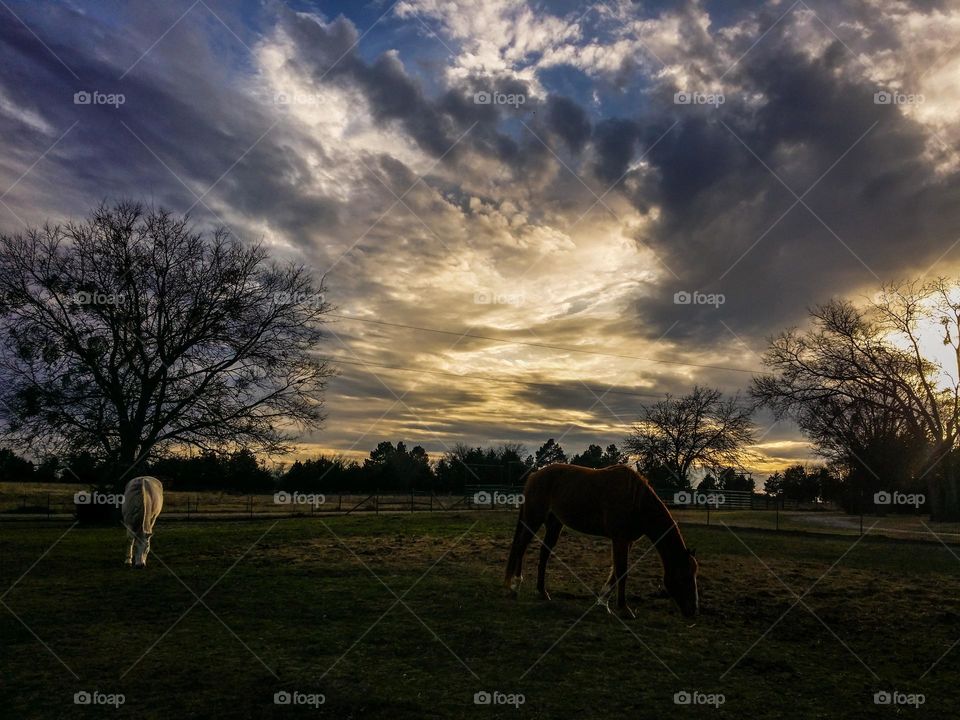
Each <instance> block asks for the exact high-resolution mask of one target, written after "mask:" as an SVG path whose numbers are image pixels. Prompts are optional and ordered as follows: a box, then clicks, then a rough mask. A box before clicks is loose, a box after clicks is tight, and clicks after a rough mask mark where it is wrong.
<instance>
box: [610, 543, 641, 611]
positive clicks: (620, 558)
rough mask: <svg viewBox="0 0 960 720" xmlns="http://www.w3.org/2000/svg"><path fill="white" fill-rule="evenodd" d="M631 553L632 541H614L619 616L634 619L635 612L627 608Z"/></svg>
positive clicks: (614, 565) (614, 567) (614, 568)
mask: <svg viewBox="0 0 960 720" xmlns="http://www.w3.org/2000/svg"><path fill="white" fill-rule="evenodd" d="M629 553H630V541H628V540H614V541H613V570H614V572H615V573H616V576H617V614H618V615H620V617H623V618H628V619H631V620H632V619H633V618H634V617H636V616H635V615H634V614H633V610H631V609H630V608H629V607H627V556H628V555H629Z"/></svg>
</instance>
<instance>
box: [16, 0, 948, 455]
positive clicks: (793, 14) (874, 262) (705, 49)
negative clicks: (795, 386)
mask: <svg viewBox="0 0 960 720" xmlns="http://www.w3.org/2000/svg"><path fill="white" fill-rule="evenodd" d="M838 6H839V7H838ZM958 41H960V6H958V4H957V3H956V2H952V3H951V2H946V1H945V2H916V3H911V2H905V1H904V2H899V1H888V0H865V1H862V2H861V1H857V0H853V1H851V2H845V3H842V4H839V3H833V2H824V1H823V0H810V1H809V2H807V1H805V0H798V1H797V2H794V3H792V4H791V3H790V2H789V0H784V1H783V2H773V3H754V2H749V1H742V2H741V1H737V2H730V1H720V0H717V1H716V2H674V3H665V2H649V3H648V2H636V1H633V0H602V1H600V2H574V1H573V0H553V1H544V2H533V1H532V0H531V1H528V0H400V1H399V2H390V1H389V0H371V1H370V2H365V1H364V0H352V1H351V2H322V1H317V2H286V3H281V2H253V1H249V2H226V1H220V0H197V2H191V0H173V1H171V2H164V3H151V2H146V1H141V0H133V1H127V0H119V1H117V2H109V1H106V0H99V1H98V2H71V1H69V0H64V1H60V2H23V1H19V0H2V1H0V147H2V149H0V231H4V232H16V231H18V230H20V229H23V226H24V225H35V224H39V223H42V222H44V221H46V220H52V221H58V220H63V219H67V218H76V217H80V216H82V215H84V214H85V213H87V212H88V211H89V209H90V208H91V207H92V206H93V205H95V204H96V203H98V202H100V201H101V200H105V199H106V200H114V199H120V198H134V199H140V200H144V201H146V202H150V203H154V204H156V205H162V206H166V207H168V208H170V209H173V210H175V211H178V212H187V211H189V213H190V214H191V216H192V217H193V218H194V221H195V222H196V224H197V225H198V227H213V226H215V225H217V224H223V225H226V226H227V227H229V228H230V229H231V231H232V232H233V233H234V234H236V235H237V236H239V237H240V238H242V239H244V240H247V241H257V240H259V241H262V242H265V243H267V244H268V245H270V246H271V247H272V249H273V252H274V253H275V254H276V255H277V256H291V257H296V258H298V259H299V260H301V261H302V262H305V263H307V264H309V265H310V266H312V267H313V268H315V270H316V272H317V274H318V275H320V274H325V275H326V279H327V286H328V291H329V293H328V299H329V300H330V301H331V302H333V303H334V304H335V305H337V307H338V310H337V313H338V315H340V316H341V317H338V318H336V319H335V320H334V321H333V322H332V323H331V325H330V337H329V342H328V344H327V346H326V347H324V348H321V351H322V352H323V353H325V354H326V355H327V356H329V357H335V358H338V359H339V360H340V361H341V362H340V370H341V374H340V376H339V377H338V378H336V379H335V380H334V381H333V382H332V384H331V387H330V393H329V399H328V406H329V407H328V409H329V419H328V421H327V424H326V427H325V428H324V429H323V430H322V431H320V432H317V433H314V434H312V435H310V436H306V437H304V438H303V446H302V452H316V451H318V450H321V449H325V450H338V451H350V452H353V453H358V452H364V453H365V452H366V451H367V450H369V448H371V447H373V446H374V445H375V444H376V442H378V441H380V440H383V439H390V440H397V439H403V440H405V441H406V442H408V443H411V444H413V443H419V444H422V445H423V446H424V447H426V448H427V449H428V451H430V452H431V453H442V452H443V451H444V450H445V449H447V448H448V447H449V446H451V445H453V444H454V443H455V442H459V441H462V442H468V443H473V444H486V443H499V442H503V441H520V442H523V443H525V444H526V445H527V446H528V448H530V449H534V448H536V447H537V446H538V445H539V444H540V443H542V442H543V441H544V440H545V439H546V438H548V437H555V438H560V439H561V440H560V441H561V444H562V445H563V446H564V447H565V448H566V449H567V450H568V451H570V452H576V451H579V450H581V449H582V448H583V447H585V446H586V444H587V443H588V442H601V443H604V444H605V443H608V442H612V441H619V440H620V439H621V438H622V437H623V436H624V435H625V433H626V432H627V430H628V428H629V426H630V424H631V422H632V421H634V420H635V419H636V417H637V415H638V406H639V405H640V404H641V403H644V402H648V401H650V400H651V399H653V398H656V397H658V396H660V395H662V394H663V393H665V392H673V393H681V392H684V391H685V390H687V389H689V388H690V387H691V386H692V385H693V384H694V383H702V384H709V385H714V386H718V387H721V388H723V389H724V390H727V391H729V392H735V391H736V390H738V389H741V388H745V387H746V386H747V384H748V383H749V380H750V377H751V373H752V372H755V371H757V370H759V369H760V368H761V363H760V357H759V355H760V353H761V352H762V351H763V348H764V346H765V341H766V338H768V337H769V336H770V335H771V334H773V333H776V332H778V331H780V330H782V329H785V328H787V327H790V326H792V325H796V324H802V323H803V322H804V317H805V314H806V308H807V307H808V306H809V305H810V304H812V303H815V302H818V301H822V300H825V299H827V298H829V297H830V296H833V295H840V294H849V295H855V296H860V295H863V294H864V293H868V292H870V291H871V289H873V288H875V287H876V286H877V285H878V284H879V283H880V282H881V281H887V280H893V279H897V278H902V277H908V276H918V275H922V274H924V273H935V272H940V273H946V272H950V271H951V270H952V269H953V268H954V267H955V266H956V265H957V263H958V261H960V248H955V247H954V243H956V242H957V240H958V238H960V202H958V199H960V197H958V195H960V193H958V190H960V155H958V141H960V44H958ZM678 301H679V302H678ZM684 301H689V302H684ZM430 329H432V330H435V331H442V332H432V331H430ZM456 376H464V377H459V378H458V377H456ZM758 421H759V422H760V425H761V430H762V432H763V433H764V436H763V440H762V442H761V443H760V445H759V446H758V449H759V450H760V452H761V453H762V454H763V455H764V456H765V457H766V460H765V461H764V462H763V463H761V464H760V465H758V469H769V468H772V467H775V466H777V465H782V464H784V463H786V462H788V461H790V460H794V459H805V458H807V457H809V456H810V451H809V449H808V448H807V446H806V444H805V443H804V442H803V438H802V437H801V436H800V435H799V434H798V432H797V431H796V428H794V427H791V426H790V425H788V424H779V425H773V426H771V425H770V421H769V418H764V417H759V418H758Z"/></svg>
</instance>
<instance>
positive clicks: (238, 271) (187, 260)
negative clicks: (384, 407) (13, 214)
mask: <svg viewBox="0 0 960 720" xmlns="http://www.w3.org/2000/svg"><path fill="white" fill-rule="evenodd" d="M322 293H323V287H322V283H321V284H318V283H316V282H315V281H314V279H313V277H312V276H311V273H310V272H309V271H308V270H307V269H306V268H305V267H303V266H299V265H294V264H287V265H282V266H281V265H277V264H274V263H271V262H269V261H268V256H267V251H266V249H265V248H264V247H263V246H260V245H252V246H244V245H241V244H240V243H239V242H237V241H236V240H234V239H231V238H230V237H229V235H228V233H227V232H226V231H225V230H223V229H220V230H216V231H214V232H213V233H212V234H211V235H209V236H204V235H202V234H201V233H198V232H195V231H194V230H193V229H192V227H191V225H190V223H189V221H188V219H187V218H185V217H174V216H173V215H172V214H171V213H169V212H166V211H163V210H144V208H143V207H141V206H140V205H138V204H135V203H120V204H118V205H116V206H113V207H107V206H101V207H99V208H98V209H97V210H95V211H94V212H93V214H92V215H91V216H90V218H89V219H87V220H86V221H83V222H80V223H68V224H66V225H56V226H50V225H47V226H44V227H43V228H40V229H31V230H28V231H27V232H26V233H25V234H16V235H3V236H0V333H2V334H3V342H2V343H0V400H2V401H3V402H2V403H0V419H2V420H3V424H2V432H3V434H4V435H5V436H6V437H8V438H11V439H15V440H17V441H20V442H27V443H31V444H32V443H37V444H38V445H39V446H40V447H41V448H43V449H53V448H57V447H66V448H68V449H70V450H74V451H77V450H88V451H90V452H93V453H96V454H97V455H98V456H101V457H104V458H105V459H107V460H109V461H111V463H112V465H113V466H114V467H115V468H116V470H115V473H114V481H118V480H119V478H120V476H121V475H122V474H123V473H125V472H127V470H128V469H130V468H131V467H132V466H133V465H134V464H135V463H138V462H140V461H142V460H144V459H145V458H147V457H148V456H150V455H151V453H153V452H154V451H156V450H159V449H165V448H172V447H177V446H181V447H182V446H187V445H193V446H196V447H199V448H206V449H230V448H231V447H237V446H242V447H244V448H249V449H251V450H256V451H266V452H278V451H282V450H284V449H286V448H287V447H288V442H289V441H290V440H291V438H292V434H291V429H292V428H295V427H297V426H299V427H317V426H318V425H319V424H320V423H321V421H322V419H323V412H322V399H323V390H324V387H325V385H326V380H327V378H328V377H329V376H330V375H331V372H332V371H331V369H330V367H328V365H327V364H326V363H324V362H323V361H321V360H318V359H317V355H316V354H315V351H316V348H317V346H318V345H319V344H320V342H321V341H322V339H323V333H322V331H321V325H322V322H323V319H324V315H325V314H326V312H327V311H328V309H329V306H328V304H327V303H326V302H325V301H324V299H323V294H322Z"/></svg>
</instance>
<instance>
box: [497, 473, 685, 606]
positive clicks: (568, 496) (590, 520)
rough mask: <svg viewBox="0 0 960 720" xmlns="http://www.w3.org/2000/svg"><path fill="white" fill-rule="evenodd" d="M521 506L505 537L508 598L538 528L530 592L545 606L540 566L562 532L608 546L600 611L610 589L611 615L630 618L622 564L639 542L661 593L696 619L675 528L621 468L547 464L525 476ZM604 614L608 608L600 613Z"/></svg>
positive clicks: (642, 484) (636, 478)
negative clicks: (652, 555) (647, 543)
mask: <svg viewBox="0 0 960 720" xmlns="http://www.w3.org/2000/svg"><path fill="white" fill-rule="evenodd" d="M523 495H524V501H523V504H522V505H521V506H520V519H519V520H518V521H517V529H516V531H515V532H514V535H513V545H512V547H511V548H510V557H509V559H508V560H507V573H506V577H505V579H504V584H505V585H506V587H507V589H508V590H509V591H510V592H511V593H513V594H514V595H516V593H517V591H518V590H519V589H520V583H521V582H522V581H523V572H522V566H523V556H524V553H525V552H526V550H527V546H528V545H529V544H530V541H531V540H532V539H533V537H534V535H535V533H536V532H537V530H539V529H540V526H541V525H543V524H544V523H546V526H547V530H546V534H545V536H544V539H543V545H542V547H541V548H540V565H539V567H538V569H537V590H539V591H540V594H541V595H542V596H543V597H544V598H545V599H549V598H550V596H549V595H548V594H547V590H546V586H545V580H546V571H547V560H548V559H549V557H550V554H551V553H552V552H553V547H554V545H556V544H557V539H558V538H559V537H560V531H561V530H563V526H564V525H569V526H570V527H571V528H573V529H574V530H577V531H578V532H582V533H587V534H588V535H600V536H602V537H608V538H610V539H611V540H612V541H613V566H612V568H611V569H610V576H609V577H608V578H607V581H606V583H605V584H604V586H603V590H602V591H601V593H600V596H599V599H600V601H601V603H602V604H607V598H608V597H609V595H610V593H611V592H612V590H613V586H614V583H616V586H617V611H618V612H619V613H620V614H621V615H624V616H627V617H631V618H632V617H634V615H633V611H632V610H630V608H629V607H627V598H626V589H627V556H628V554H629V551H630V546H631V545H632V544H633V542H634V541H635V540H637V539H638V538H639V537H640V536H641V535H646V536H647V537H648V538H650V540H651V542H653V544H654V547H656V549H657V552H659V553H660V560H661V562H662V563H663V585H664V588H665V589H666V592H667V593H668V594H669V595H670V597H672V598H673V599H674V600H675V601H676V603H677V605H679V606H680V611H681V612H682V613H683V614H684V615H685V616H687V617H692V616H694V615H696V614H697V612H698V610H699V607H700V601H699V595H698V593H697V560H696V558H695V557H694V551H693V550H688V549H687V546H686V545H685V544H684V542H683V537H682V536H681V535H680V529H679V528H678V527H677V523H676V522H675V521H674V519H673V517H672V516H671V515H670V511H669V510H667V506H666V505H664V504H663V501H662V500H661V499H660V498H659V497H657V494H656V493H655V492H654V491H653V488H652V487H650V483H649V482H648V481H647V479H646V478H645V477H643V476H642V475H641V474H640V473H638V472H636V471H635V470H634V469H633V468H630V467H627V466H626V465H614V466H613V467H608V468H604V469H602V470H593V469H591V468H585V467H579V466H577V465H563V464H555V465H548V466H547V467H545V468H543V469H541V470H538V471H537V472H535V473H533V474H532V475H531V476H530V477H529V479H528V480H527V483H526V485H525V486H524V489H523ZM608 609H609V606H608Z"/></svg>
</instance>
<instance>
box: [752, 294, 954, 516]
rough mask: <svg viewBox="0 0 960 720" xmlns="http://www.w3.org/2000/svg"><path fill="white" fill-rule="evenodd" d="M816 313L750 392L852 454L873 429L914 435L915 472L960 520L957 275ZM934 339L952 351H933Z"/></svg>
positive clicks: (773, 354)
mask: <svg viewBox="0 0 960 720" xmlns="http://www.w3.org/2000/svg"><path fill="white" fill-rule="evenodd" d="M810 315H811V320H812V327H811V328H810V329H809V330H807V331H805V332H801V331H798V330H796V329H794V330H790V331H787V332H785V333H782V334H781V335H779V336H778V337H776V338H774V339H773V341H772V342H771V345H770V348H769V349H768V351H767V353H766V355H765V356H764V362H765V364H766V365H767V366H768V367H770V368H771V370H773V374H771V375H769V376H763V377H758V378H755V379H754V382H753V388H752V393H753V395H754V396H755V397H756V398H757V399H758V400H760V401H761V402H764V403H765V404H767V405H769V406H770V407H772V408H773V409H774V410H775V411H776V412H777V413H778V414H779V415H781V416H783V415H790V416H792V417H794V418H796V419H798V420H799V421H800V423H801V426H802V427H804V426H805V429H807V430H808V431H810V432H811V434H812V436H813V437H814V439H817V438H818V436H819V437H820V439H821V440H822V441H825V442H824V443H823V446H824V447H825V449H826V450H827V451H828V452H829V451H830V450H831V447H830V444H829V443H830V442H831V441H832V442H834V443H838V444H839V446H840V448H841V449H843V450H846V451H848V452H850V453H853V454H855V453H856V449H855V447H856V444H855V441H856V440H857V438H858V436H859V437H860V438H861V439H862V437H863V436H864V434H867V435H868V436H869V434H870V433H871V432H872V433H875V432H876V431H877V430H883V431H889V432H892V433H894V436H896V437H899V438H901V439H902V438H904V436H909V443H905V446H908V445H912V446H913V447H920V448H922V453H920V454H921V458H920V461H919V462H918V464H917V468H916V473H917V478H916V479H918V480H919V479H924V480H925V481H926V482H927V485H928V488H929V490H930V496H931V497H930V500H931V509H932V512H933V515H934V517H937V518H941V519H947V518H953V519H956V518H960V483H958V478H957V477H956V470H955V468H954V457H953V455H954V452H953V451H954V450H955V449H956V447H957V443H958V439H960V381H958V377H960V283H958V282H956V281H948V280H946V279H944V278H940V279H937V280H933V281H930V282H926V283H920V282H911V283H897V284H892V285H887V286H884V287H883V289H882V290H881V292H880V293H879V294H878V296H877V297H876V298H873V299H872V300H870V301H869V302H868V303H866V304H865V305H863V306H855V305H854V304H853V303H851V302H849V301H846V300H833V301H831V302H829V303H826V304H824V305H820V306H817V307H815V308H813V310H811V313H810ZM938 336H939V338H938ZM931 339H934V340H935V341H936V340H939V342H936V343H935V344H934V345H936V344H939V345H940V346H941V347H943V348H944V349H945V350H946V352H944V353H939V352H937V353H934V352H932V350H933V348H934V345H932V344H931V343H930V342H929V341H930V340H931ZM934 355H935V356H934ZM851 422H853V425H852V426H851V425H850V423H851ZM880 422H882V423H885V424H886V426H885V427H879V428H878V427H874V428H871V427H870V426H869V425H868V424H867V423H874V424H876V423H880ZM833 449H836V448H833ZM858 461H859V462H861V463H862V464H863V465H867V466H869V465H870V461H869V459H867V458H859V460H858ZM884 472H885V470H884V469H880V468H877V469H871V473H872V474H873V475H876V476H882V475H883V474H884ZM907 479H909V478H900V481H904V480H907Z"/></svg>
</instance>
